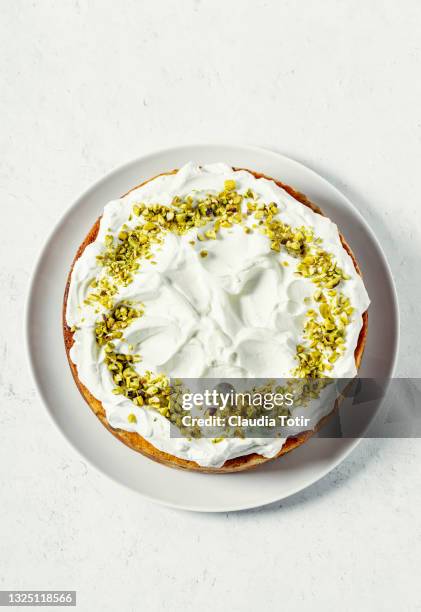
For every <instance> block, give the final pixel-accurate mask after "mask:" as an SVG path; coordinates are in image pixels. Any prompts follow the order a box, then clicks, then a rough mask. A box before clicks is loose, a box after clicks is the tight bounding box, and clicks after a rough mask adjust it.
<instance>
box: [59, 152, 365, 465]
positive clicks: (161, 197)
mask: <svg viewBox="0 0 421 612" xmlns="http://www.w3.org/2000/svg"><path fill="white" fill-rule="evenodd" d="M228 179H234V180H235V181H236V188H237V190H238V191H239V192H240V193H244V192H245V191H247V189H249V188H250V189H252V190H253V191H254V193H256V194H257V195H258V196H259V197H260V198H261V200H262V201H264V202H276V203H277V204H278V208H279V211H280V218H281V219H282V221H283V222H285V223H287V224H289V225H291V226H293V227H297V226H301V225H305V226H310V227H312V228H314V232H315V235H316V236H318V237H320V238H322V239H323V245H322V246H323V249H325V250H326V251H328V252H330V253H332V254H333V255H334V257H335V259H336V261H337V263H338V264H339V266H340V267H341V268H342V269H343V270H344V271H345V272H346V274H348V275H349V276H350V277H351V278H350V280H348V281H346V282H344V283H342V285H341V291H342V292H343V293H344V294H345V295H346V296H348V297H349V298H350V301H351V304H352V305H353V307H354V308H355V312H354V314H353V316H352V321H351V323H350V325H349V326H348V327H347V336H346V350H345V353H344V355H343V356H342V357H341V358H340V359H338V360H337V361H336V363H335V364H334V369H333V370H332V372H331V373H330V376H332V377H338V378H339V377H352V376H354V375H355V374H356V368H355V361H354V350H355V347H356V345H357V341H358V336H359V332H360V329H361V326H362V318H361V315H362V313H363V312H364V311H365V310H366V309H367V308H368V305H369V298H368V295H367V292H366V290H365V287H364V284H363V281H362V279H361V277H360V276H359V275H358V274H357V273H356V271H355V268H354V265H353V262H352V259H351V258H350V256H349V255H348V253H347V252H346V251H345V250H344V248H343V247H342V244H341V242H340V238H339V234H338V229H337V227H336V225H335V224H334V223H332V221H330V220H329V219H327V218H325V217H322V216H321V215H318V214H316V213H314V212H313V211H312V210H310V209H309V208H308V207H306V206H303V205H302V204H300V203H299V202H297V201H296V200H295V199H294V198H292V197H291V196H290V195H289V194H288V193H287V192H286V191H285V190H283V189H281V188H280V187H278V186H277V185H276V184H275V183H274V182H273V181H270V180H266V179H256V178H255V177H254V176H253V175H252V174H250V173H249V172H246V171H235V172H234V171H233V170H232V168H231V167H229V166H227V165H225V164H212V165H207V166H202V167H199V166H197V165H195V164H193V163H189V164H187V165H185V166H184V167H183V168H181V169H180V170H179V171H178V173H177V174H174V175H165V176H160V177H158V178H156V179H154V180H152V181H150V182H148V183H147V184H145V185H144V186H142V187H139V188H138V189H136V190H134V191H132V192H131V193H130V194H128V195H127V196H125V197H124V198H121V199H120V200H115V201H112V202H110V203H108V204H107V205H106V206H105V209H104V213H103V216H102V218H101V223H100V230H99V233H98V236H97V238H96V240H95V241H94V242H93V243H92V244H90V245H89V246H87V248H86V249H85V251H84V252H83V254H82V256H81V257H80V258H79V259H78V260H77V261H76V263H75V266H74V269H73V272H72V276H71V283H70V290H69V297H68V302H67V311H66V317H67V323H68V324H69V326H73V325H74V326H77V327H78V330H77V331H76V332H75V334H74V345H73V347H72V349H71V353H70V356H71V359H72V361H73V362H74V363H75V364H76V366H77V370H78V375H79V378H80V380H81V381H82V383H83V384H84V385H85V386H86V387H87V388H88V389H89V390H90V392H91V393H92V394H93V395H94V396H95V397H96V398H97V399H98V400H100V401H101V402H102V404H103V406H104V409H105V412H106V415H107V419H108V421H109V423H110V425H111V426H112V427H115V428H121V429H124V430H126V431H136V432H138V433H139V434H140V435H141V436H143V437H144V438H145V439H147V440H148V441H149V442H150V443H151V444H153V445H154V446H155V447H156V448H158V449H160V450H162V451H165V452H168V453H170V454H172V455H175V456H177V457H180V458H183V459H190V460H192V461H196V462H197V463H198V464H199V465H201V466H212V467H220V466H222V465H223V464H224V462H225V461H226V460H227V459H230V458H233V457H238V456H242V455H246V454H249V453H253V452H256V453H259V454H261V455H263V456H265V457H273V456H274V455H275V454H276V453H278V452H279V450H280V449H281V448H282V445H283V443H284V442H285V440H284V439H279V438H278V439H267V438H266V439H245V440H241V439H238V438H233V439H226V440H223V441H221V442H219V443H218V444H214V443H212V441H211V440H209V439H204V438H201V439H197V440H190V441H188V440H185V439H181V438H171V437H170V434H169V422H168V421H167V419H165V418H164V417H163V416H161V415H160V414H158V413H157V412H156V411H154V410H151V409H145V408H143V407H137V406H135V405H134V404H133V403H132V402H131V401H130V400H128V399H127V398H125V397H124V396H121V395H113V394H112V389H113V387H114V383H113V381H112V379H111V376H110V373H109V371H108V369H107V367H106V365H105V364H104V350H103V348H99V347H98V346H97V344H96V342H95V333H94V324H95V321H96V320H97V319H98V317H99V316H100V315H99V314H98V313H95V310H94V308H93V307H92V306H88V305H84V303H83V300H84V299H85V298H86V296H87V294H88V293H89V292H90V291H91V290H90V289H89V288H88V285H89V282H90V281H91V280H92V278H93V277H98V276H101V275H104V274H105V272H104V269H103V268H102V267H101V266H100V265H98V263H97V260H96V256H97V255H99V254H100V253H101V251H102V250H103V248H104V236H105V235H106V234H112V235H113V236H117V235H118V233H119V230H120V229H121V226H122V225H123V224H124V223H126V224H127V225H128V227H129V228H132V227H134V226H135V225H136V224H138V223H139V219H138V218H137V217H135V216H134V215H133V217H134V218H133V219H132V221H128V218H129V215H130V213H131V211H132V207H133V204H134V203H136V202H145V203H146V204H148V203H157V202H159V203H160V204H163V205H170V204H171V201H172V199H173V197H174V196H175V195H178V196H187V195H189V194H192V192H194V193H195V195H198V196H200V195H203V196H204V195H205V194H207V193H209V192H215V193H219V192H220V191H222V190H223V188H224V182H225V181H226V180H228ZM253 222H254V219H253V217H250V225H251V224H252V223H253ZM205 229H206V228H205ZM201 231H202V230H201ZM192 238H193V236H192V235H191V234H187V235H184V236H176V235H175V234H172V233H169V234H167V235H166V237H165V240H164V243H163V245H161V247H160V248H159V249H157V248H155V256H154V259H155V261H156V265H153V264H151V263H150V262H145V261H142V262H141V268H140V270H139V272H138V273H137V274H136V275H135V277H134V280H133V282H132V283H131V284H130V285H128V286H127V287H121V288H120V289H119V293H118V294H117V295H116V296H115V299H116V301H119V300H123V299H131V300H139V301H142V302H143V303H144V304H145V315H144V316H143V317H140V318H139V319H136V320H135V321H134V322H133V323H132V324H131V325H130V326H129V327H128V328H127V329H126V330H125V341H124V342H118V341H117V342H116V341H115V344H116V350H117V351H120V352H128V348H127V346H128V344H132V345H133V346H134V351H135V352H137V353H140V354H141V355H142V361H141V362H140V363H139V364H137V370H138V371H139V373H142V372H144V371H145V370H151V371H153V372H163V373H165V374H167V375H168V376H177V377H185V378H189V377H190V378H197V377H208V378H211V377H219V376H221V377H238V378H243V377H244V378H246V377H248V378H255V377H271V376H273V377H284V376H285V377H288V376H290V375H291V371H292V369H293V368H294V367H295V366H296V365H297V364H296V361H295V359H294V356H295V352H296V345H297V344H298V343H299V342H300V339H302V331H303V325H304V320H305V312H306V310H308V308H311V307H312V305H313V304H312V300H313V298H312V296H313V294H314V289H315V287H314V284H313V283H312V282H311V281H310V280H308V279H305V278H302V277H297V276H295V274H294V271H295V266H296V263H297V260H295V259H294V258H292V257H291V256H289V255H288V254H286V253H284V252H282V253H281V254H279V253H275V252H274V251H272V250H271V249H270V241H269V240H268V238H267V237H266V236H264V235H262V234H260V233H259V232H257V231H255V232H252V233H250V234H245V233H244V231H243V229H242V228H241V227H240V226H234V227H233V228H232V229H229V230H222V231H221V232H220V233H219V234H218V239H217V240H208V241H206V242H205V243H203V242H199V241H196V242H195V245H194V246H192V245H191V244H190V243H189V241H191V240H192ZM203 248H206V250H207V251H208V253H209V255H208V256H207V257H206V258H202V257H200V255H199V252H200V250H202V249H203ZM280 260H282V261H288V262H289V264H290V265H289V266H287V267H283V266H280V265H279V261H280ZM305 297H307V298H309V299H310V300H311V303H310V304H305V303H304V298H305ZM317 410H320V406H319V407H318V408H317ZM329 410H330V408H329ZM131 413H135V414H136V416H137V423H129V422H128V418H127V417H128V415H129V414H131Z"/></svg>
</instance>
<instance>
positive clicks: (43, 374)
mask: <svg viewBox="0 0 421 612" xmlns="http://www.w3.org/2000/svg"><path fill="white" fill-rule="evenodd" d="M189 160H193V161H196V162H199V163H210V162H217V161H224V162H227V163H228V164H231V165H233V166H239V167H245V168H249V169H251V170H256V171H260V172H263V173H265V174H267V175H269V176H272V177H274V178H277V179H280V180H282V181H283V182H285V183H287V184H289V185H291V186H293V187H295V188H297V189H298V190H300V191H302V192H303V193H305V194H306V195H308V196H309V197H310V199H311V200H313V201H314V202H316V203H317V204H319V205H320V206H321V207H322V209H323V210H324V211H325V213H326V214H327V215H329V217H330V218H331V219H333V220H334V221H335V222H336V223H337V224H338V226H339V227H340V228H341V229H342V231H343V233H344V235H345V237H346V239H347V240H348V242H349V244H350V245H351V247H352V249H353V250H354V252H355V254H356V256H357V259H358V261H359V263H360V265H361V268H362V271H363V274H364V279H365V283H366V286H367V289H368V292H369V294H370V298H371V301H372V304H371V306H370V321H369V334H368V342H367V346H366V350H365V355H364V360H363V366H362V370H361V375H362V376H374V375H376V376H391V375H392V372H393V368H394V363H395V357H396V352H397V344H398V309H397V300H396V293H395V288H394V284H393V280H392V276H391V273H390V270H389V267H388V265H387V262H386V260H385V257H384V255H383V253H382V250H381V248H380V246H379V244H378V242H377V240H376V238H375V237H374V234H373V232H372V231H371V230H370V228H369V227H368V225H367V223H366V222H365V221H364V219H363V218H362V217H361V215H360V214H359V213H358V212H357V210H356V209H355V208H354V207H353V206H352V204H351V203H350V202H349V201H348V200H347V198H345V197H344V196H343V195H342V194H341V193H340V192H339V191H338V190H337V189H336V188H335V187H333V186H332V185H330V184H329V183H328V182H327V181H326V180H325V179H323V178H321V177H320V176H319V175H317V174H316V173H315V172H313V171H312V170H309V169H308V168H306V167H305V166H303V165H301V164H299V163H297V162H296V161H293V160H291V159H288V158H287V157H285V156H283V155H279V154H277V153H273V152H271V151H267V150H263V149H258V148H255V147H244V146H225V145H222V146H221V145H193V146H185V147H177V148H173V149H167V150H164V151H159V152H157V153H153V154H151V155H147V156H145V157H142V158H140V159H137V160H135V161H133V162H130V163H128V164H126V165H125V166H122V167H121V168H118V169H117V170H115V171H114V172H112V173H111V174H109V175H108V176H106V177H105V178H103V179H102V180H100V181H99V182H98V183H96V184H95V185H93V187H91V188H90V189H89V190H88V191H87V192H86V193H85V194H83V195H82V196H81V197H80V198H79V199H78V200H77V201H76V202H75V203H74V204H73V206H72V207H71V208H70V209H69V210H68V211H67V212H66V213H65V215H64V217H63V218H62V219H61V221H60V222H59V223H58V225H57V226H56V228H55V229H54V231H53V233H52V234H51V236H50V238H49V239H48V242H47V244H46V245H45V247H44V249H43V251H42V253H41V255H40V258H39V260H38V263H37V265H36V267H35V271H34V274H33V278H32V283H31V289H30V293H29V297H28V303H27V317H26V325H27V345H28V352H29V360H30V364H31V368H32V372H33V375H34V379H35V382H36V385H37V387H38V391H39V393H40V395H41V397H42V399H43V400H44V403H45V406H46V408H47V410H48V412H49V414H50V415H51V417H52V418H53V420H54V422H55V423H56V424H57V426H58V427H59V429H60V430H61V431H62V433H63V434H64V436H65V437H66V438H67V440H68V441H69V442H71V443H72V444H73V446H74V447H75V448H76V449H77V450H78V451H79V452H80V453H81V454H82V455H83V456H84V457H85V458H86V459H87V460H88V461H89V462H90V463H92V464H93V465H94V466H95V467H97V468H98V469H100V470H101V471H102V472H104V473H105V474H107V475H108V476H110V477H111V478H113V479H114V480H116V481H118V482H120V483H123V484H125V485H127V486H128V487H130V488H132V489H134V490H135V491H137V492H139V493H140V494H141V495H143V496H144V497H145V498H148V499H150V500H154V501H156V502H160V503H162V504H166V505H168V506H173V507H175V508H184V509H188V510H196V511H207V512H226V511H230V510H242V509H246V508H253V507H256V506H260V505H263V504H268V503H271V502H274V501H277V500H280V499H282V498H285V497H287V496H288V495H291V494H292V493H295V492H297V491H299V490H301V489H303V488H304V487H307V486H308V485H310V484H311V483H313V482H315V481H316V480H318V479H319V478H321V477H322V476H324V475H325V474H327V473H328V472H329V471H330V470H331V469H333V468H334V467H335V466H336V465H338V463H340V462H341V461H342V460H343V459H344V458H345V457H346V456H347V455H348V454H349V453H350V452H351V450H352V449H353V448H354V447H355V446H356V444H357V443H358V440H352V439H348V440H345V439H326V438H325V439H316V438H315V439H312V440H310V441H309V442H308V443H307V444H305V445H304V446H303V447H301V448H299V449H298V450H296V451H294V452H292V453H290V454H288V455H287V456H285V457H283V458H282V459H280V460H277V461H274V462H272V463H269V464H268V465H265V466H262V467H261V468H259V469H257V470H255V471H252V472H246V473H239V474H225V475H209V474H196V473H190V472H184V471H179V470H174V469H171V468H168V467H164V466H162V465H159V464H157V463H154V462H153V461H150V460H149V459H146V458H144V457H143V456H142V455H140V454H138V453H136V452H135V451H132V450H131V449H129V448H127V447H126V446H125V445H123V444H122V443H121V442H119V441H118V440H117V439H115V438H114V437H113V436H112V435H111V434H110V433H109V432H108V431H107V430H106V429H105V428H104V427H103V426H102V425H101V423H100V422H99V421H98V419H97V418H96V417H95V416H94V415H93V413H92V412H91V410H90V409H89V408H88V406H87V404H86V403H85V401H84V400H83V399H82V397H81V396H80V394H79V391H78V390H77V388H76V385H75V384H74V382H73V379H72V376H71V374H70V369H69V366H68V363H67V359H66V355H65V351H64V344H63V337H62V327H61V311H62V300H63V291H64V286H65V282H66V278H67V273H68V270H69V268H70V264H71V262H72V259H73V257H74V254H75V252H76V249H77V248H78V246H79V244H80V243H81V242H82V240H83V238H84V237H85V235H86V233H87V230H88V229H89V228H90V227H91V226H92V224H93V222H94V221H95V220H96V218H97V217H98V216H99V214H100V213H101V211H102V208H103V206H104V204H105V203H106V202H108V201H109V200H111V199H114V198H117V197H119V196H120V195H121V194H123V193H125V192H127V191H128V190H129V189H130V188H131V187H133V186H134V185H137V184H138V183H140V182H141V181H143V180H144V179H147V178H150V177H151V176H154V175H156V174H159V173H160V172H163V171H165V170H171V169H173V168H177V167H180V166H181V165H182V164H184V163H185V162H187V161H189ZM385 330H387V333H385ZM41 346H42V348H43V350H42V351H41V350H40V347H41Z"/></svg>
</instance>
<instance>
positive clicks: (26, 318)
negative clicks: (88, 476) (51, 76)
mask: <svg viewBox="0 0 421 612" xmlns="http://www.w3.org/2000/svg"><path fill="white" fill-rule="evenodd" d="M193 148H205V149H216V150H217V149H221V148H230V149H233V150H243V151H247V152H248V153H251V154H253V153H255V154H256V155H259V154H264V155H266V156H267V155H269V156H272V157H273V158H274V159H275V160H282V161H284V162H286V163H288V164H292V165H293V166H295V167H296V168H297V169H298V170H304V171H305V172H307V173H310V174H311V175H313V176H314V177H315V178H316V180H318V181H322V183H323V184H324V185H326V186H327V188H329V189H330V190H333V191H334V193H335V195H337V196H338V198H339V200H341V199H342V200H345V201H346V203H347V205H348V206H349V207H350V209H351V210H352V212H353V214H354V215H355V216H356V217H357V218H358V220H359V222H360V223H362V225H363V226H364V228H365V230H366V231H367V232H368V234H369V235H370V238H371V240H372V241H373V242H374V243H375V246H376V248H377V250H378V252H379V254H380V256H381V258H382V261H383V264H384V267H385V270H386V271H387V276H388V280H389V284H390V287H391V288H392V295H393V306H394V315H395V316H394V319H395V320H394V327H395V342H394V347H393V360H392V362H391V366H390V378H392V377H393V375H394V373H395V370H396V365H397V361H398V356H399V347H400V307H399V299H398V294H397V290H396V284H395V281H394V278H393V275H392V271H391V268H390V265H389V262H388V260H387V257H386V255H385V253H384V250H383V248H382V245H381V244H380V242H379V240H378V238H377V236H376V234H375V233H374V230H372V228H371V226H370V225H369V223H368V222H367V221H366V219H365V218H364V216H363V215H362V214H361V213H360V211H359V210H358V208H357V207H356V206H355V205H354V204H353V202H352V201H351V200H350V199H349V198H348V197H347V196H346V195H345V194H344V193H343V192H342V191H341V190H340V189H339V188H338V187H336V185H334V184H332V183H331V182H330V181H329V180H328V179H326V178H325V177H324V176H322V175H321V174H319V173H318V172H316V171H315V170H313V169H312V168H311V167H309V166H307V165H306V164H304V163H302V162H300V161H298V160H296V159H294V158H293V157H290V156H289V155H285V154H283V153H279V152H277V151H274V150H272V149H269V148H266V147H261V146H255V145H249V144H241V143H224V142H208V143H201V142H197V143H190V144H182V145H177V146H171V147H165V148H159V149H154V150H151V151H150V152H149V153H145V154H143V155H141V156H138V157H136V158H133V159H131V160H129V161H127V162H125V163H123V164H119V165H118V166H115V167H114V168H112V169H111V170H110V171H109V172H107V173H106V174H104V175H102V176H101V177H100V178H99V179H97V180H96V181H95V182H94V183H92V184H91V185H90V186H89V187H88V188H87V189H85V190H84V191H83V192H82V193H81V194H79V195H78V196H77V197H76V199H75V200H74V201H73V202H72V203H71V204H70V206H68V207H66V209H65V210H64V211H63V213H62V214H61V215H60V216H59V218H58V219H57V221H56V222H55V223H54V225H53V227H52V229H51V230H50V232H49V233H48V235H47V236H46V238H45V239H44V242H43V246H42V247H41V249H40V251H39V253H38V255H37V257H36V258H35V263H34V265H33V267H32V270H31V273H30V276H29V280H28V284H27V291H26V299H25V303H24V313H23V324H24V344H25V353H26V360H27V363H28V366H29V371H30V374H31V379H32V382H33V384H34V387H35V389H36V392H37V395H38V397H39V398H40V399H41V403H42V404H43V405H44V408H45V410H46V412H47V414H48V416H49V419H50V422H52V423H53V424H54V426H55V428H56V430H58V431H59V432H60V434H61V436H62V438H64V439H65V440H66V442H67V443H68V444H69V445H70V447H71V448H72V449H73V450H74V451H75V452H76V454H77V455H79V456H81V457H83V460H84V461H86V462H87V464H88V465H89V466H91V467H92V468H94V469H95V470H96V471H98V472H100V473H101V474H103V475H105V476H106V477H108V478H109V479H111V480H112V481H113V482H115V483H116V484H118V485H120V486H123V487H125V488H126V489H128V490H130V491H133V492H135V493H136V494H137V495H139V496H140V497H141V498H142V499H145V500H146V501H148V502H152V503H157V504H159V505H161V506H165V507H169V508H173V509H177V510H187V511H192V512H202V513H212V514H213V513H221V512H238V511H243V510H251V509H253V508H261V507H262V508H263V507H265V506H268V505H271V504H273V503H276V502H279V501H281V500H283V499H287V498H289V497H291V496H293V495H295V494H297V493H299V492H300V491H303V490H304V489H306V488H308V487H309V486H311V485H312V484H315V483H316V482H318V481H319V480H321V479H322V478H324V477H325V476H326V475H327V474H328V473H329V472H331V471H332V470H334V469H335V468H336V467H337V466H338V465H339V464H340V463H342V461H344V460H345V459H346V458H347V457H348V456H349V455H350V454H351V453H352V451H353V450H354V449H355V448H356V447H357V446H358V444H359V443H360V442H361V439H362V438H355V439H350V438H348V439H346V438H342V439H341V441H342V444H343V449H341V451H340V452H339V453H338V455H339V456H337V457H336V458H335V460H334V461H331V462H329V464H328V465H327V466H326V467H324V468H323V469H320V471H319V472H318V473H317V476H314V475H309V477H308V479H307V480H305V481H304V483H303V481H302V480H301V481H300V483H299V484H298V485H297V486H296V487H291V488H290V489H289V490H288V493H286V494H281V495H279V493H277V494H275V495H274V497H273V498H272V497H271V498H270V499H265V500H264V501H262V502H260V503H255V502H251V503H248V504H244V503H240V504H238V505H231V506H224V507H223V508H215V507H213V506H212V507H206V506H195V505H191V504H183V503H175V502H172V501H167V500H163V499H161V498H156V497H154V496H152V495H149V494H147V493H143V492H141V491H139V490H138V489H136V488H134V487H133V486H131V485H130V484H128V483H126V482H123V481H121V480H118V478H117V477H115V476H114V475H112V474H109V473H107V472H106V471H105V470H104V469H102V467H100V466H99V465H96V464H95V463H94V462H93V461H91V459H90V458H89V457H87V456H86V455H85V454H84V453H83V452H82V451H81V450H80V449H79V448H77V446H76V445H75V443H74V442H73V441H72V439H71V438H70V437H69V436H68V435H67V434H66V432H65V431H64V430H63V429H62V428H61V427H60V425H59V423H58V421H57V420H56V418H55V416H54V414H53V411H52V410H51V408H50V406H49V403H48V401H47V399H46V397H45V396H44V392H43V390H42V387H41V384H40V382H39V380H38V375H37V372H36V367H35V358H34V355H33V353H32V349H31V326H30V312H31V309H30V305H31V303H32V301H33V299H34V294H35V291H36V283H35V281H36V278H37V273H38V270H39V267H40V264H41V262H42V261H43V259H44V256H45V253H46V251H47V249H48V247H49V245H50V241H51V238H52V237H53V236H54V235H55V233H56V232H57V230H58V229H59V227H60V226H61V225H62V224H63V223H64V222H65V220H66V218H67V216H70V215H71V213H72V212H73V210H74V209H76V208H77V207H78V206H79V205H80V204H81V201H83V200H84V199H86V198H87V197H89V195H90V194H91V193H94V192H95V191H96V190H97V189H98V188H99V187H100V186H101V185H102V184H103V183H105V182H106V181H108V180H112V178H113V177H115V176H117V175H118V174H119V173H121V172H123V171H125V170H128V169H130V168H131V167H133V166H136V165H138V164H141V163H142V161H144V160H146V159H151V158H153V157H159V156H162V155H167V154H172V153H174V154H175V152H177V151H178V152H180V151H187V150H189V149H193ZM203 476H205V477H206V476H207V474H204V475H203ZM223 476H224V474H220V475H218V477H223ZM225 476H226V475H225Z"/></svg>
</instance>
